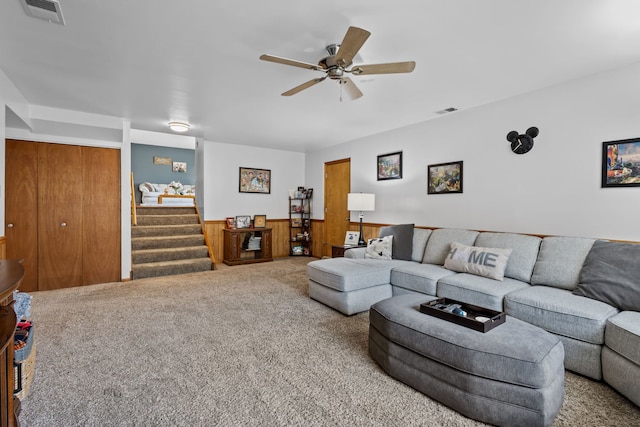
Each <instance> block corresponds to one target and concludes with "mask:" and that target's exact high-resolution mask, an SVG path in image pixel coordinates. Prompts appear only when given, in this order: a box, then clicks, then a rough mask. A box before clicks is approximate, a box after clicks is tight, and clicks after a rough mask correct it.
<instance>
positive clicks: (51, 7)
mask: <svg viewBox="0 0 640 427" xmlns="http://www.w3.org/2000/svg"><path fill="white" fill-rule="evenodd" d="M20 3H22V7H23V9H24V11H25V12H26V13H27V15H29V16H33V17H34V18H40V19H45V20H47V21H49V22H54V23H56V24H60V25H64V17H63V16H62V9H60V3H59V2H58V0H20Z"/></svg>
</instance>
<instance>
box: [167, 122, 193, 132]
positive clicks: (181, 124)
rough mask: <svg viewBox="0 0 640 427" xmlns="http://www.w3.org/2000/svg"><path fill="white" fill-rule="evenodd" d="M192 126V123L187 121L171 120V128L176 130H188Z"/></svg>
mask: <svg viewBox="0 0 640 427" xmlns="http://www.w3.org/2000/svg"><path fill="white" fill-rule="evenodd" d="M190 127H191V125H190V124H189V123H186V122H169V129H171V130H172V131H174V132H180V133H182V132H186V131H188V130H189V128H190Z"/></svg>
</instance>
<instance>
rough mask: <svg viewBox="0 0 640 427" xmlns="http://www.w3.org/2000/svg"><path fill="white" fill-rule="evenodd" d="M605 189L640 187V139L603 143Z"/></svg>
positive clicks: (603, 184) (603, 185)
mask: <svg viewBox="0 0 640 427" xmlns="http://www.w3.org/2000/svg"><path fill="white" fill-rule="evenodd" d="M605 187H640V138H636V139H624V140H620V141H609V142H603V143H602V188H605Z"/></svg>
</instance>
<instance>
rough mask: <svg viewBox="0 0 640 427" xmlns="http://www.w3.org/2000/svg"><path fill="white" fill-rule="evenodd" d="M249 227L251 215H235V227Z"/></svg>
mask: <svg viewBox="0 0 640 427" xmlns="http://www.w3.org/2000/svg"><path fill="white" fill-rule="evenodd" d="M249 227H251V215H238V216H236V228H249Z"/></svg>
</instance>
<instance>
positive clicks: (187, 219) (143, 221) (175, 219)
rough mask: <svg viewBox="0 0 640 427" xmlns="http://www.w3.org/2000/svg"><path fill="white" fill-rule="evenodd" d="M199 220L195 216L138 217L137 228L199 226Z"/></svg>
mask: <svg viewBox="0 0 640 427" xmlns="http://www.w3.org/2000/svg"><path fill="white" fill-rule="evenodd" d="M199 223H200V218H199V217H198V215H196V214H185V215H138V226H141V225H170V224H171V225H180V224H199Z"/></svg>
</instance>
